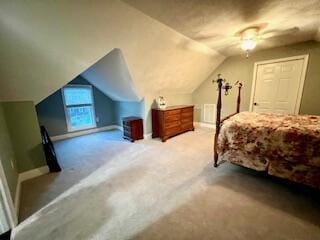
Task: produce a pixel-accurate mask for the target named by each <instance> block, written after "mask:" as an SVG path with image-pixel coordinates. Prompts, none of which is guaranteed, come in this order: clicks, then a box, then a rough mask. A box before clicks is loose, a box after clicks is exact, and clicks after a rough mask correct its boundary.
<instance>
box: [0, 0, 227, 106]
mask: <svg viewBox="0 0 320 240" xmlns="http://www.w3.org/2000/svg"><path fill="white" fill-rule="evenodd" d="M0 29H1V35H0V51H1V60H2V61H1V64H0V74H1V76H0V85H1V87H0V100H2V101H21V100H33V101H34V102H35V103H38V102H40V101H41V100H42V99H44V98H45V97H47V96H49V95H50V94H51V93H53V92H54V91H56V90H57V89H59V88H60V87H62V86H63V85H65V84H66V83H67V82H69V81H70V80H72V79H73V78H75V77H76V76H77V75H79V74H81V73H83V72H85V70H87V69H88V68H89V67H90V66H92V65H93V64H94V63H96V62H98V61H99V60H100V59H102V58H103V57H104V56H106V55H107V54H108V53H109V52H111V51H112V50H113V49H115V48H118V49H121V51H122V54H123V57H124V59H125V61H126V64H127V67H128V71H129V73H130V76H131V78H132V81H133V83H134V86H135V89H136V91H137V95H138V96H140V97H141V96H144V95H145V93H150V92H155V93H156V92H158V91H165V90H170V91H176V92H192V91H193V90H194V89H195V88H196V87H197V86H198V85H199V84H200V83H201V82H202V81H203V80H204V79H205V78H206V77H207V76H208V75H209V74H210V73H211V72H212V71H213V70H214V69H215V67H216V66H218V65H219V64H220V63H221V62H222V61H223V59H224V56H222V55H220V54H219V53H217V52H216V51H214V50H212V49H210V48H208V47H207V46H205V45H203V44H201V43H198V42H195V41H193V40H191V39H189V38H187V37H185V36H184V35H182V34H180V33H178V32H176V31H174V30H172V29H171V28H169V27H167V26H166V25H164V24H162V23H160V22H158V21H156V20H154V19H152V18H150V17H149V16H147V15H145V14H143V13H141V12H140V11H138V10H136V9H135V8H133V7H131V6H129V5H127V4H125V3H123V2H121V1H117V0H109V1H75V0H73V1H64V0H48V1H36V0H34V1H32V0H30V1H9V0H7V1H1V3H0Z"/></svg>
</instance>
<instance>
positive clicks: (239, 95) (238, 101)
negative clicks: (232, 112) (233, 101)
mask: <svg viewBox="0 0 320 240" xmlns="http://www.w3.org/2000/svg"><path fill="white" fill-rule="evenodd" d="M236 84H237V85H238V98H237V113H239V112H240V102H241V88H242V83H241V82H239V81H238V82H237V83H236Z"/></svg>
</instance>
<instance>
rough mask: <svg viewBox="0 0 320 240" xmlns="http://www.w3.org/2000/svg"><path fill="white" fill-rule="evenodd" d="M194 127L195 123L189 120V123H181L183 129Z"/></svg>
mask: <svg viewBox="0 0 320 240" xmlns="http://www.w3.org/2000/svg"><path fill="white" fill-rule="evenodd" d="M192 128H193V123H192V122H188V123H182V124H181V129H182V130H187V129H192Z"/></svg>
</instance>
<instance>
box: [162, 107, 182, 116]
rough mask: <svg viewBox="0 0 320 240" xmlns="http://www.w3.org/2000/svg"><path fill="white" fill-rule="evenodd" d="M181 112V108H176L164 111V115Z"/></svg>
mask: <svg viewBox="0 0 320 240" xmlns="http://www.w3.org/2000/svg"><path fill="white" fill-rule="evenodd" d="M180 113H181V109H174V110H169V111H165V112H164V116H165V117H166V116H172V115H179V114H180Z"/></svg>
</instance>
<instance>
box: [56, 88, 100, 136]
mask: <svg viewBox="0 0 320 240" xmlns="http://www.w3.org/2000/svg"><path fill="white" fill-rule="evenodd" d="M65 88H90V91H91V98H92V119H93V126H90V127H85V128H72V127H71V124H70V121H69V117H68V107H67V105H66V101H65V97H64V89H65ZM61 93H62V102H63V108H64V115H65V118H66V123H67V129H68V132H77V131H83V130H87V129H93V128H96V127H97V123H96V111H95V110H96V107H95V104H94V98H93V89H92V86H91V85H81V84H68V85H66V86H65V87H63V88H62V89H61Z"/></svg>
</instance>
